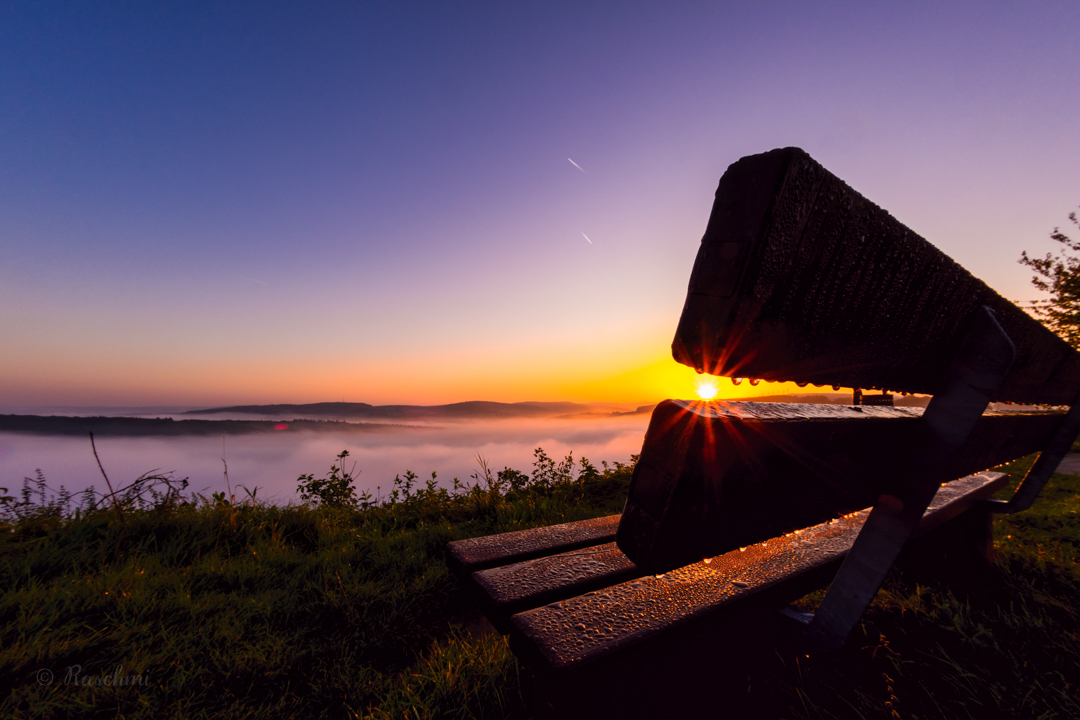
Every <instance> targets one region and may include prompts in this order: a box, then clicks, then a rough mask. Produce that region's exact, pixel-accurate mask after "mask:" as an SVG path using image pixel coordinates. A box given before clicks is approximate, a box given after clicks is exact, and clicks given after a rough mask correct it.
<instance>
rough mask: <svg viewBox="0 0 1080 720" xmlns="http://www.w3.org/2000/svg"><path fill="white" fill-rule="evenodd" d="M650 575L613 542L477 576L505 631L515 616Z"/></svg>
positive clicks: (495, 621)
mask: <svg viewBox="0 0 1080 720" xmlns="http://www.w3.org/2000/svg"><path fill="white" fill-rule="evenodd" d="M642 574H644V573H643V572H642V571H641V570H640V569H639V568H638V566H637V565H635V564H634V563H633V562H631V561H630V558H628V557H626V556H625V555H623V554H622V552H621V551H620V550H619V549H618V548H617V547H616V546H615V543H613V542H609V543H604V544H603V545H594V546H592V547H587V548H581V549H580V550H572V551H570V552H565V553H560V554H558V555H548V556H546V557H541V558H536V559H534V560H527V561H525V562H520V563H514V564H513V565H506V566H503V567H496V568H491V569H489V570H481V571H479V572H475V573H473V574H472V581H473V582H474V583H476V585H477V586H478V587H479V589H480V591H481V593H482V595H481V597H483V598H485V599H486V606H487V607H486V611H485V614H486V615H487V616H488V619H489V620H491V622H492V624H493V625H495V627H496V628H498V629H499V630H500V631H503V630H504V628H508V626H507V625H506V620H507V618H509V616H510V615H513V614H514V613H516V612H520V611H522V610H527V609H529V608H534V607H538V606H540V605H546V604H548V603H551V602H555V601H556V600H562V599H565V598H568V597H571V596H573V595H580V594H581V593H585V592H588V591H590V590H595V589H597V588H602V587H606V586H608V585H614V584H616V583H620V582H623V581H625V580H631V579H633V578H635V577H639V576H641V575H642Z"/></svg>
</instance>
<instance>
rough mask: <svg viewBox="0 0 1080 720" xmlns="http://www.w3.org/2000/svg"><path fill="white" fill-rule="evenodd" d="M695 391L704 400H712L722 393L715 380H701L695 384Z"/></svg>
mask: <svg viewBox="0 0 1080 720" xmlns="http://www.w3.org/2000/svg"><path fill="white" fill-rule="evenodd" d="M694 390H696V391H697V394H698V397H699V398H701V399H702V400H712V399H713V398H714V397H716V395H717V393H719V392H720V388H719V387H718V386H717V384H716V380H714V379H713V378H699V379H698V381H697V383H695V387H694Z"/></svg>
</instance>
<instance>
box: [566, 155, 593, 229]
mask: <svg viewBox="0 0 1080 720" xmlns="http://www.w3.org/2000/svg"><path fill="white" fill-rule="evenodd" d="M570 162H574V161H573V160H571V161H570ZM581 237H583V238H585V239H586V240H589V236H588V235H586V234H585V233H581ZM589 244H590V245H592V240H589Z"/></svg>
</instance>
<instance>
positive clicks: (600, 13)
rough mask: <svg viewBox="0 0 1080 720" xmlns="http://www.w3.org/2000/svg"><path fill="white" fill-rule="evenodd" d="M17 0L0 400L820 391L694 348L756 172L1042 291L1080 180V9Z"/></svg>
mask: <svg viewBox="0 0 1080 720" xmlns="http://www.w3.org/2000/svg"><path fill="white" fill-rule="evenodd" d="M2 17H3V20H4V21H3V23H2V27H3V30H2V35H0V37H3V38H4V42H3V43H0V89H2V90H3V92H2V93H0V117H3V118H4V132H3V133H2V137H0V188H2V190H3V191H2V192H0V238H3V242H2V249H0V258H2V260H3V262H2V263H0V333H2V335H3V338H4V342H3V343H0V412H4V411H9V412H10V411H14V410H19V409H26V408H31V409H32V408H38V407H48V406H86V407H90V406H106V405H108V406H151V405H170V406H184V407H197V406H222V405H233V404H260V403H304V402H322V401H334V400H341V399H345V400H347V401H352V402H367V403H372V404H392V403H409V404H441V403H450V402H460V401H466V400H493V401H502V402H518V401H563V400H565V401H575V402H618V403H641V404H644V403H650V402H657V401H659V400H663V399H666V398H679V399H690V398H702V399H710V398H706V394H705V393H709V392H712V393H714V394H713V395H712V397H711V399H741V398H750V397H759V396H764V395H776V394H786V393H792V392H800V393H810V392H814V391H815V388H812V387H806V388H798V387H796V386H795V385H794V384H791V383H764V382H762V383H759V384H756V385H754V384H751V383H750V382H748V381H747V382H742V383H741V384H735V383H734V382H733V381H732V380H731V379H727V378H723V379H717V380H715V384H714V385H711V386H706V385H700V386H699V382H700V381H701V380H702V378H699V376H697V375H696V374H695V373H694V371H693V369H691V368H686V367H683V366H681V365H679V364H677V363H676V362H675V361H674V360H672V359H671V352H670V344H671V342H672V337H673V335H674V331H675V327H676V323H677V322H678V319H679V314H680V312H681V309H682V305H683V302H684V300H685V297H686V291H687V283H688V280H689V275H690V270H691V267H692V265H693V262H694V257H695V254H696V252H697V248H698V243H699V241H700V238H701V236H702V233H703V232H704V228H705V224H706V222H707V220H708V217H709V213H710V209H711V204H712V197H713V192H714V191H715V189H716V184H717V181H718V180H719V178H720V176H721V175H722V174H723V172H724V170H725V169H726V168H727V166H728V165H729V164H731V163H732V162H734V161H735V160H737V159H738V158H740V157H742V156H744V155H748V154H753V153H758V152H763V151H766V150H769V149H772V148H776V147H784V146H789V145H795V146H799V147H802V148H804V149H805V150H806V151H807V152H809V153H810V155H811V156H813V157H814V158H815V159H816V160H818V161H819V162H821V163H822V164H823V165H824V166H825V167H826V168H827V169H829V170H830V171H831V172H833V173H835V174H836V175H837V176H839V177H840V178H842V179H844V180H845V181H847V182H848V183H849V184H851V185H852V187H854V188H855V189H856V190H858V191H859V192H861V193H863V194H865V195H866V197H868V198H869V199H870V200H872V201H873V202H875V203H877V204H879V205H880V206H882V207H884V208H885V209H886V210H888V211H889V212H891V213H892V214H893V215H894V216H895V217H896V218H897V219H898V220H900V221H901V222H903V223H904V224H906V225H907V226H908V227H910V228H911V229H912V230H914V231H915V232H918V233H920V234H921V235H923V236H924V237H926V238H927V239H928V240H929V241H930V242H931V243H933V244H934V245H936V246H937V247H939V248H940V249H941V250H942V251H943V252H945V254H947V255H948V256H950V257H952V258H953V259H955V260H956V261H957V262H959V263H960V264H961V265H963V266H964V267H965V268H966V269H968V270H970V271H971V272H972V273H973V274H974V275H976V276H977V277H979V278H980V279H982V280H984V281H985V282H986V283H987V284H989V285H990V286H991V287H993V288H994V289H996V290H997V291H999V292H1000V293H1001V294H1003V295H1004V296H1006V297H1008V298H1010V299H1014V300H1025V299H1031V298H1034V297H1036V296H1037V294H1036V292H1035V291H1034V290H1033V289H1032V288H1031V286H1030V284H1029V279H1030V272H1028V270H1027V269H1026V268H1024V267H1021V266H1019V265H1018V264H1017V262H1016V261H1017V259H1018V258H1019V256H1020V253H1021V251H1023V250H1027V251H1028V252H1029V254H1031V255H1033V256H1041V255H1043V254H1045V253H1046V252H1047V251H1049V250H1051V249H1053V248H1052V246H1053V243H1052V241H1051V240H1050V239H1049V233H1050V231H1051V230H1052V229H1053V228H1054V227H1056V226H1065V224H1066V222H1067V215H1068V213H1069V212H1070V211H1073V210H1075V209H1076V208H1077V206H1078V205H1080V170H1078V168H1080V123H1076V121H1075V118H1076V117H1080V98H1078V97H1077V95H1076V93H1075V92H1072V88H1075V87H1076V86H1077V82H1076V81H1077V79H1078V78H1077V75H1078V74H1080V41H1078V40H1077V39H1076V34H1075V31H1074V29H1075V28H1076V27H1077V26H1078V24H1080V6H1077V5H1076V4H1075V3H1067V2H1050V3H1042V4H1040V5H1038V7H1037V8H1029V7H1025V9H1023V10H1021V6H1019V5H1016V6H1012V5H1008V4H993V5H987V6H985V7H983V8H981V9H980V11H979V12H978V13H972V12H970V9H967V8H962V7H941V6H938V5H936V4H926V5H924V6H915V5H912V6H908V5H904V6H899V5H898V6H895V7H876V6H875V7H870V6H867V5H865V4H855V3H850V2H841V3H829V4H825V5H820V6H813V7H810V6H805V7H804V6H802V5H798V4H780V5H775V6H766V7H761V6H751V5H746V6H740V5H738V4H715V3H686V4H677V5H673V6H655V7H651V6H648V5H638V6H623V5H618V6H616V5H614V4H609V5H590V6H582V5H580V4H577V3H545V4H543V5H536V6H505V7H504V6H487V5H485V6H479V5H477V6H468V7H460V6H447V5H441V4H436V3H428V4H421V5H417V6H409V7H404V6H397V5H388V6H385V7H383V6H374V5H368V4H362V5H344V6H339V5H326V4H319V3H316V4H314V5H311V6H303V7H301V6H289V5H280V6H278V5H274V6H272V7H271V6H264V5H261V4H259V5H256V4H244V3H239V4H232V5H228V6H224V5H209V6H200V7H198V8H196V7H193V6H192V7H185V6H177V7H169V8H165V7H158V6H143V5H138V4H136V5H131V6H124V7H122V8H111V7H109V8H107V7H101V6H97V5H95V4H75V3H71V4H64V3H56V4H53V3H50V4H47V5H25V6H18V7H13V8H8V9H6V10H4V11H3V15H2ZM706 381H708V380H707V379H706ZM816 391H817V392H830V391H831V390H829V389H824V390H822V389H817V390H816Z"/></svg>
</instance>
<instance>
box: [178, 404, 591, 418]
mask: <svg viewBox="0 0 1080 720" xmlns="http://www.w3.org/2000/svg"><path fill="white" fill-rule="evenodd" d="M591 411H592V408H590V407H589V406H588V405H582V404H579V403H571V402H518V403H500V402H487V401H483V400H473V401H470V402H459V403H451V404H449V405H369V404H368V403H351V402H350V403H346V402H323V403H308V404H305V405H234V406H232V407H219V408H208V409H206V410H189V411H188V412H186V413H184V414H185V415H212V414H219V413H233V414H244V415H263V416H270V417H300V416H315V417H332V418H365V419H369V418H370V419H373V420H450V419H463V420H464V419H470V420H476V419H483V418H539V417H555V416H559V415H576V414H579V413H588V412H591Z"/></svg>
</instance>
